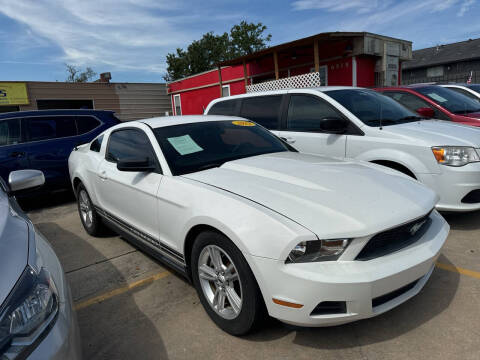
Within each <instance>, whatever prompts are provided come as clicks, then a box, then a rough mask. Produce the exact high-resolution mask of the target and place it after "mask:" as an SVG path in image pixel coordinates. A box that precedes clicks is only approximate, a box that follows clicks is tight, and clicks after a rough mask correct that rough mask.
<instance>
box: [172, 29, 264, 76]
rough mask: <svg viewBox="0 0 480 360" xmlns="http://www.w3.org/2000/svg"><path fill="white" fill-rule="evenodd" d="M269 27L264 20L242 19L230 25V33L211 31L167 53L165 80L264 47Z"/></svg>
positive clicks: (203, 69)
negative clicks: (252, 21) (253, 21)
mask: <svg viewBox="0 0 480 360" xmlns="http://www.w3.org/2000/svg"><path fill="white" fill-rule="evenodd" d="M265 30H267V27H266V26H265V25H263V24H262V23H258V24H254V23H247V22H246V21H242V22H241V23H240V24H238V25H234V26H233V27H232V28H231V29H230V33H226V32H225V33H223V34H222V35H215V34H214V33H213V32H208V33H206V34H204V35H203V36H202V38H201V39H200V40H195V41H193V42H192V43H191V44H190V45H188V47H187V50H183V49H180V48H178V49H177V50H176V52H175V53H169V54H167V74H166V75H165V76H164V79H165V80H166V81H172V80H177V79H180V78H182V77H185V76H190V75H193V74H196V73H199V72H202V71H207V70H211V69H212V68H214V67H215V66H216V65H217V64H218V63H219V62H222V61H225V60H230V59H234V58H236V57H239V56H242V55H247V54H251V53H254V52H256V51H259V50H262V49H264V48H265V47H266V46H267V43H268V42H269V41H270V40H271V38H272V35H270V34H268V35H265V34H264V32H265Z"/></svg>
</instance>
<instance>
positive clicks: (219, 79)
mask: <svg viewBox="0 0 480 360" xmlns="http://www.w3.org/2000/svg"><path fill="white" fill-rule="evenodd" d="M218 83H219V84H220V97H222V95H223V91H222V85H223V84H222V68H221V67H220V66H219V67H218Z"/></svg>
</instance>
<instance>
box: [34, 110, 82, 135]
mask: <svg viewBox="0 0 480 360" xmlns="http://www.w3.org/2000/svg"><path fill="white" fill-rule="evenodd" d="M27 133H28V139H29V140H30V141H39V140H47V139H55V138H62V137H67V136H75V135H76V134H77V129H76V126H75V118H74V117H73V116H55V117H44V116H35V117H30V118H27Z"/></svg>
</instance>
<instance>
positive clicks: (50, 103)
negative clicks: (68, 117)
mask: <svg viewBox="0 0 480 360" xmlns="http://www.w3.org/2000/svg"><path fill="white" fill-rule="evenodd" d="M93 108H94V106H93V100H62V99H49V100H37V109H38V110H50V109H93Z"/></svg>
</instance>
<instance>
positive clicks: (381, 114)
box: [380, 103, 383, 130]
mask: <svg viewBox="0 0 480 360" xmlns="http://www.w3.org/2000/svg"><path fill="white" fill-rule="evenodd" d="M382 118H383V106H382V103H380V130H383V126H382Z"/></svg>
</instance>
